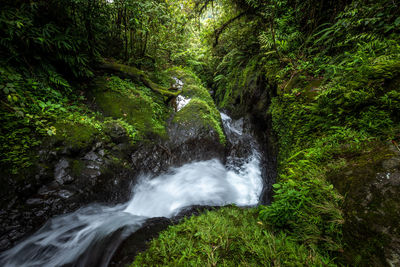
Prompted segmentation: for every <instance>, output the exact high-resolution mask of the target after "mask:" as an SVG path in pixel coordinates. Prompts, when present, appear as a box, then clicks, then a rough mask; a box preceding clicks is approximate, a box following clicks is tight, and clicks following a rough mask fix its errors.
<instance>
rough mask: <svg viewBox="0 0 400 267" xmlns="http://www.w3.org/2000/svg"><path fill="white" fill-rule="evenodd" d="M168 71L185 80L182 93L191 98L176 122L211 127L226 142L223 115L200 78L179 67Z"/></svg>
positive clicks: (177, 115) (175, 118)
mask: <svg viewBox="0 0 400 267" xmlns="http://www.w3.org/2000/svg"><path fill="white" fill-rule="evenodd" d="M168 72H169V73H170V74H171V75H172V76H175V77H177V78H179V79H181V80H182V81H183V83H184V85H183V89H182V95H183V96H185V97H187V98H190V99H191V100H190V102H189V103H188V104H187V105H186V106H185V107H184V108H183V109H181V110H180V111H179V112H178V113H177V114H176V116H175V117H174V122H178V123H182V124H184V125H187V126H188V127H190V125H193V124H196V125H197V126H200V127H209V129H212V130H214V131H215V132H216V133H217V134H218V136H219V140H220V142H221V144H225V142H226V137H225V134H224V132H223V127H222V124H221V123H222V122H221V115H220V114H219V111H218V110H217V108H216V106H215V104H214V101H213V99H212V98H211V96H210V93H209V92H208V90H207V89H206V88H205V87H203V86H202V85H201V81H200V80H199V78H198V77H197V76H196V75H195V74H194V73H193V72H191V71H190V70H187V69H182V68H178V67H175V68H172V69H170V70H168Z"/></svg>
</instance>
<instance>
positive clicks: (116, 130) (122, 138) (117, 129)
mask: <svg viewBox="0 0 400 267" xmlns="http://www.w3.org/2000/svg"><path fill="white" fill-rule="evenodd" d="M105 132H106V134H107V135H109V136H110V137H111V140H112V141H113V142H114V143H116V144H120V143H128V142H129V137H128V135H127V134H126V130H125V128H124V127H122V126H121V125H120V124H119V123H118V122H109V123H108V124H107V128H106V129H105Z"/></svg>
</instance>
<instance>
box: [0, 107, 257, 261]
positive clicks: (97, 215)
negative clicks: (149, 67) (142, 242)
mask: <svg viewBox="0 0 400 267" xmlns="http://www.w3.org/2000/svg"><path fill="white" fill-rule="evenodd" d="M221 118H222V121H223V124H224V128H225V131H226V133H227V137H228V139H229V140H230V142H237V141H238V140H242V139H244V138H249V136H248V135H246V134H245V133H243V129H242V123H241V122H240V121H236V122H233V121H232V119H231V118H229V116H227V115H226V114H223V113H221ZM246 143H247V144H250V145H251V151H250V153H249V156H247V157H246V158H244V159H240V160H239V161H238V159H237V156H234V155H230V156H229V157H228V159H227V163H226V164H225V165H224V164H222V163H221V162H220V161H219V160H217V159H212V160H207V161H199V162H191V163H188V164H185V165H183V166H181V167H179V168H171V169H170V170H169V171H168V172H166V173H164V174H161V175H159V176H157V177H150V176H146V175H144V176H142V177H140V179H139V182H138V183H137V184H136V185H135V186H134V188H133V189H132V197H131V199H130V200H129V201H128V202H127V203H124V204H119V205H116V206H105V205H98V204H91V205H88V206H86V207H84V208H81V209H79V210H77V211H75V212H73V213H69V214H65V215H61V216H57V217H55V218H53V219H51V220H49V221H48V222H47V223H46V224H45V225H44V226H43V227H42V228H41V229H40V230H38V231H37V232H36V233H34V234H33V235H32V236H30V237H28V238H27V239H25V240H24V241H22V242H21V243H19V244H18V245H16V246H15V247H13V248H11V249H10V250H8V251H5V252H4V253H3V254H1V255H0V266H18V267H20V266H42V267H43V266H49V267H50V266H51V267H54V266H65V265H67V266H107V265H108V263H109V261H110V259H111V257H112V255H113V253H114V252H115V249H116V248H117V247H118V245H119V244H120V243H121V242H122V241H123V240H124V239H125V238H126V237H127V236H129V234H131V233H133V232H135V231H137V230H138V229H139V228H140V227H141V226H142V225H143V223H144V222H145V221H146V219H148V218H152V217H169V218H170V217H173V216H174V215H177V214H178V213H179V212H180V211H181V210H182V209H183V208H185V207H189V206H192V205H212V206H222V205H226V204H236V205H239V206H248V205H256V204H257V203H258V200H259V197H260V194H261V191H262V178H261V171H260V154H259V152H258V150H257V146H256V145H254V144H253V143H252V142H250V141H249V142H248V141H246Z"/></svg>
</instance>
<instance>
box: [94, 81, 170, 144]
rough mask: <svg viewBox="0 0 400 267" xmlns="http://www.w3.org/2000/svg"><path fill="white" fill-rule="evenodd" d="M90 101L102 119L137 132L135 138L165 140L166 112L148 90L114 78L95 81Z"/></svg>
mask: <svg viewBox="0 0 400 267" xmlns="http://www.w3.org/2000/svg"><path fill="white" fill-rule="evenodd" d="M96 86H97V88H96V89H95V90H94V97H95V102H96V104H97V106H98V107H99V108H100V110H101V111H102V113H103V115H104V116H106V117H112V118H114V119H122V120H124V121H125V122H127V123H128V124H130V125H132V126H133V127H134V129H135V130H136V131H137V133H138V135H137V138H139V139H141V138H145V137H146V136H154V135H156V136H159V137H165V135H166V131H165V118H166V116H167V113H168V108H167V107H166V106H165V104H164V103H163V99H162V97H161V96H157V95H155V94H154V93H152V92H151V91H149V90H148V89H146V88H144V87H140V86H138V85H135V84H133V83H132V82H130V81H126V80H121V79H119V78H117V77H112V78H104V77H103V78H100V79H98V80H97V81H96Z"/></svg>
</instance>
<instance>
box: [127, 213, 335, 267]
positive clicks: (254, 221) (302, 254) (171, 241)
mask: <svg viewBox="0 0 400 267" xmlns="http://www.w3.org/2000/svg"><path fill="white" fill-rule="evenodd" d="M133 266H333V265H332V262H331V261H330V260H329V259H328V258H326V257H322V256H321V255H320V254H318V253H317V252H315V251H311V250H308V249H307V248H306V247H305V246H303V245H301V244H298V243H297V242H295V241H294V240H293V239H292V238H291V237H290V236H288V235H286V234H285V233H282V232H279V233H276V234H275V233H273V232H272V231H270V229H269V228H268V226H267V225H265V224H264V223H262V222H261V221H260V220H259V219H258V211H257V209H254V208H253V209H241V208H238V207H235V206H229V207H223V208H221V209H220V210H218V211H208V212H206V213H204V214H202V215H200V216H193V217H191V218H189V219H185V221H184V222H183V223H181V224H179V225H175V226H170V227H169V228H168V230H166V231H164V232H162V233H161V234H160V236H159V238H157V239H155V240H153V241H151V243H150V247H149V249H148V250H147V251H145V252H143V253H141V254H139V255H138V256H137V257H136V259H135V261H134V262H133V263H132V264H131V267H133Z"/></svg>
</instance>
